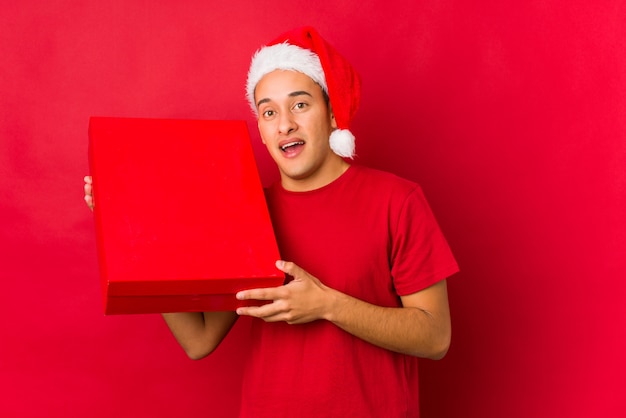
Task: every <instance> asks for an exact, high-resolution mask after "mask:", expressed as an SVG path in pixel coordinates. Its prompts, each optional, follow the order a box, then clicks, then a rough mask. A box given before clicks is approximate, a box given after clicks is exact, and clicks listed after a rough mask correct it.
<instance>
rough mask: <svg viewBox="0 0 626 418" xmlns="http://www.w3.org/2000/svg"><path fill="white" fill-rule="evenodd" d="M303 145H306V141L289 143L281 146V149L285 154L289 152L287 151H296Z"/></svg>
mask: <svg viewBox="0 0 626 418" xmlns="http://www.w3.org/2000/svg"><path fill="white" fill-rule="evenodd" d="M302 145H304V141H293V142H288V143H286V144H284V145H281V146H280V149H281V150H282V151H283V152H287V151H290V150H294V149H296V148H297V147H300V146H302Z"/></svg>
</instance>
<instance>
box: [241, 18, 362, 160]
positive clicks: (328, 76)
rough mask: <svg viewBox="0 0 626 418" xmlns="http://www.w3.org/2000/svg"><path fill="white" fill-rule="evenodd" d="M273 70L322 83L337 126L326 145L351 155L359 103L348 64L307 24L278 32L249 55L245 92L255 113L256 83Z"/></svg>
mask: <svg viewBox="0 0 626 418" xmlns="http://www.w3.org/2000/svg"><path fill="white" fill-rule="evenodd" d="M275 70H290V71H298V72H301V73H303V74H306V75H308V76H309V77H311V79H312V80H313V81H315V82H316V83H317V84H319V85H320V86H321V87H322V89H323V90H324V92H326V94H327V95H328V98H329V100H330V105H331V107H332V110H333V114H334V116H335V121H336V123H337V129H335V130H334V131H333V132H332V133H331V135H330V139H329V140H330V148H331V149H332V150H333V152H335V154H337V155H339V156H341V157H347V158H353V157H354V148H355V146H354V135H353V134H352V132H350V130H349V126H350V122H351V121H352V118H353V117H354V114H355V113H356V111H357V109H358V107H359V102H360V99H361V80H360V77H359V75H358V73H357V72H356V71H355V70H354V68H353V67H352V65H350V63H349V62H348V61H347V60H346V59H345V58H344V57H342V56H341V55H340V54H339V53H338V52H337V50H335V48H333V47H332V46H331V45H330V44H329V43H328V42H326V41H325V40H324V39H323V38H322V37H321V36H320V35H319V34H318V33H317V31H316V30H315V29H313V28H311V27H303V28H299V29H296V30H293V31H291V32H287V33H285V34H283V35H281V36H279V37H278V38H277V39H275V40H274V41H272V42H270V43H269V44H268V45H266V46H264V47H262V48H261V49H259V50H258V51H257V52H256V54H254V56H253V57H252V62H251V64H250V70H249V71H248V81H247V83H246V95H247V98H248V101H249V102H250V106H251V107H252V110H253V112H254V113H255V114H257V109H256V103H255V102H254V90H255V88H256V85H257V84H258V82H259V81H261V79H262V78H263V76H265V75H266V74H269V73H271V72H272V71H275Z"/></svg>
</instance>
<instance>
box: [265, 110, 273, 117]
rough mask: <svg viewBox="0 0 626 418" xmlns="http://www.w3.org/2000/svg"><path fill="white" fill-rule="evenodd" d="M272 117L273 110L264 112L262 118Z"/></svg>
mask: <svg viewBox="0 0 626 418" xmlns="http://www.w3.org/2000/svg"><path fill="white" fill-rule="evenodd" d="M272 116H274V111H273V110H266V111H265V112H263V117H265V118H271V117H272Z"/></svg>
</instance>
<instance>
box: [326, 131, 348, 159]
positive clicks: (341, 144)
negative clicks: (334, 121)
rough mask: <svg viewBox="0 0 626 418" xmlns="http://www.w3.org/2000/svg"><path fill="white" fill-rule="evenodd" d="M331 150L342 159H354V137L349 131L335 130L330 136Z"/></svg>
mask: <svg viewBox="0 0 626 418" xmlns="http://www.w3.org/2000/svg"><path fill="white" fill-rule="evenodd" d="M330 149H332V150H333V152H334V153H335V154H337V155H339V156H340V157H345V158H353V157H354V135H352V132H350V131H349V130H347V129H335V130H334V131H333V132H332V133H331V134H330Z"/></svg>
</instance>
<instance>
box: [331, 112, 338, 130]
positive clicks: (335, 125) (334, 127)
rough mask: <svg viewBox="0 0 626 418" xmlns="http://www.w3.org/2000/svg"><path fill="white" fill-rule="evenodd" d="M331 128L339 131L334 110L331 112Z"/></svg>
mask: <svg viewBox="0 0 626 418" xmlns="http://www.w3.org/2000/svg"><path fill="white" fill-rule="evenodd" d="M330 126H331V127H332V128H333V129H337V121H336V120H335V114H334V113H333V110H332V109H331V110H330Z"/></svg>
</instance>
